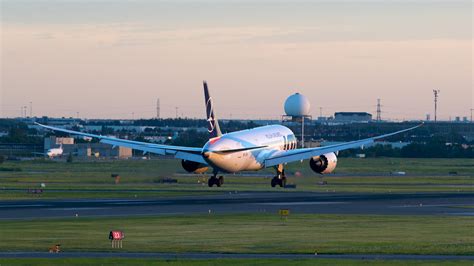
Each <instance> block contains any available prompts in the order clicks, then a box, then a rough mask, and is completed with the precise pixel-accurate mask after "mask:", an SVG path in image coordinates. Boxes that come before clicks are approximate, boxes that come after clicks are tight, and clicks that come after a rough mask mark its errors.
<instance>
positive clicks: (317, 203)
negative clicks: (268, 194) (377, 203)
mask: <svg viewBox="0 0 474 266" xmlns="http://www.w3.org/2000/svg"><path fill="white" fill-rule="evenodd" d="M348 203H349V202H321V201H301V202H264V203H255V204H257V205H274V206H280V205H290V206H291V205H331V204H348Z"/></svg>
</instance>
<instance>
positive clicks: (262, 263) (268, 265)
mask: <svg viewBox="0 0 474 266" xmlns="http://www.w3.org/2000/svg"><path fill="white" fill-rule="evenodd" d="M0 265H1V266H3V265H36V266H43V265H44V266H49V265H70V266H74V265H78V266H87V265H94V266H95V265H132V266H133V265H167V266H188V265H193V266H201V265H202V266H227V265H250V266H280V265H282V266H287V265H295V266H313V265H331V266H338V265H355V266H358V265H361V266H375V265H384V266H385V265H387V266H405V265H407V266H410V265H421V266H423V265H447V266H450V265H453V266H457V265H459V266H461V265H472V261H416V260H403V261H397V260H339V259H317V260H314V259H313V260H283V259H282V260H276V259H216V260H161V259H118V258H112V259H0Z"/></svg>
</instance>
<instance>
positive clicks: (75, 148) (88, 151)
mask: <svg viewBox="0 0 474 266" xmlns="http://www.w3.org/2000/svg"><path fill="white" fill-rule="evenodd" d="M60 145H62V147H63V150H64V154H66V155H67V154H73V155H74V156H77V157H79V158H89V157H97V158H98V157H105V158H116V159H127V158H130V157H132V156H133V153H132V149H130V148H126V147H113V146H112V145H109V144H103V143H90V142H87V143H75V142H74V138H69V137H67V138H63V137H56V136H50V137H48V138H45V139H44V152H46V151H47V150H48V149H53V148H58V147H59V146H60Z"/></svg>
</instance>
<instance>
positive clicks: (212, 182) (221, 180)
mask: <svg viewBox="0 0 474 266" xmlns="http://www.w3.org/2000/svg"><path fill="white" fill-rule="evenodd" d="M223 184H224V177H223V176H220V177H219V178H217V177H215V176H211V177H210V178H209V180H208V181H207V185H208V186H209V187H213V186H214V185H216V186H217V187H220V186H222V185H223Z"/></svg>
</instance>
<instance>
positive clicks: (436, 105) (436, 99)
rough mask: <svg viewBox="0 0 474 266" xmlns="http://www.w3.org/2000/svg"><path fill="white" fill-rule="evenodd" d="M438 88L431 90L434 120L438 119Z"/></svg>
mask: <svg viewBox="0 0 474 266" xmlns="http://www.w3.org/2000/svg"><path fill="white" fill-rule="evenodd" d="M439 92H440V90H433V93H434V116H435V117H434V121H435V122H436V121H438V94H439Z"/></svg>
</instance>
